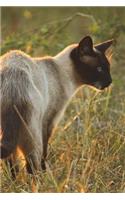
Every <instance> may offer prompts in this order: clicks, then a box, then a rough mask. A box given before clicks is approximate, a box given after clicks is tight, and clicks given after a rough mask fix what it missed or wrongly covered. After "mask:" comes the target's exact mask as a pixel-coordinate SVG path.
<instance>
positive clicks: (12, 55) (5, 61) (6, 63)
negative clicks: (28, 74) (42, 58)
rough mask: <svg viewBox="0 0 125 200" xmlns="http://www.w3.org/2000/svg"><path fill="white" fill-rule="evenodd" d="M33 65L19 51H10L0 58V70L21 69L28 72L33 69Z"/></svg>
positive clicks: (30, 60)
mask: <svg viewBox="0 0 125 200" xmlns="http://www.w3.org/2000/svg"><path fill="white" fill-rule="evenodd" d="M34 65H35V63H34V62H33V61H32V58H31V57H30V56H29V55H27V54H26V53H24V52H22V51H19V50H11V51H9V52H7V53H5V54H4V55H2V56H1V57H0V69H1V70H3V69H5V68H11V67H14V68H20V69H21V68H22V69H27V70H28V71H29V70H31V69H32V67H34Z"/></svg>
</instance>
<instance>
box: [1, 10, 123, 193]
mask: <svg viewBox="0 0 125 200" xmlns="http://www.w3.org/2000/svg"><path fill="white" fill-rule="evenodd" d="M1 18H2V21H1V25H2V26H1V27H2V41H1V42H2V43H1V44H2V46H1V54H4V53H6V52H8V51H9V50H12V49H19V50H22V51H25V52H26V53H28V54H30V55H31V56H44V55H52V56H53V55H55V54H57V53H58V52H60V51H61V50H62V49H63V48H65V47H66V46H67V45H69V44H72V43H76V42H79V40H80V39H81V38H82V37H84V36H85V35H91V36H92V38H93V40H94V43H98V42H103V41H104V40H108V39H112V38H114V39H115V42H114V45H113V47H112V52H113V57H112V61H111V74H112V79H113V84H112V87H110V88H109V89H108V91H107V92H102V93H96V92H95V91H93V90H91V89H90V88H88V87H87V86H85V87H84V88H82V89H81V90H80V91H79V92H78V93H77V95H76V96H75V97H74V98H73V99H72V101H71V103H70V105H69V107H68V108H67V110H66V113H65V115H64V117H63V119H62V121H61V123H60V124H59V126H58V128H57V130H56V132H55V134H54V135H53V136H52V138H51V141H50V146H49V151H48V161H47V162H48V166H49V167H48V168H47V173H44V174H43V173H41V174H39V178H38V179H36V180H37V187H38V191H39V192H125V7H32V8H30V7H2V9H1ZM2 182H3V187H2V188H3V189H2V190H3V192H13V191H14V192H26V191H29V192H30V191H31V185H30V184H27V183H26V182H25V183H22V182H21V180H16V181H15V182H10V177H9V175H8V173H7V172H6V170H4V173H2Z"/></svg>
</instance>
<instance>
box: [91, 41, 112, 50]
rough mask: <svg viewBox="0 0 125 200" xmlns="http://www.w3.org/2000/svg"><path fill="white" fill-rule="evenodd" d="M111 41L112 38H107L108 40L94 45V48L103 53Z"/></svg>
mask: <svg viewBox="0 0 125 200" xmlns="http://www.w3.org/2000/svg"><path fill="white" fill-rule="evenodd" d="M113 42H114V39H112V40H108V41H105V42H102V43H100V44H97V45H95V48H96V49H97V50H99V51H101V52H103V53H105V52H106V50H107V49H108V48H109V47H110V46H111V45H112V43H113Z"/></svg>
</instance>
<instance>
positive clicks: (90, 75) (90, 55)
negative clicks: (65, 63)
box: [70, 36, 113, 90]
mask: <svg viewBox="0 0 125 200" xmlns="http://www.w3.org/2000/svg"><path fill="white" fill-rule="evenodd" d="M112 43H113V40H108V41H106V42H103V43H100V44H98V45H93V41H92V39H91V37H90V36H86V37H84V38H83V39H82V40H81V41H80V42H79V44H78V45H77V47H75V48H74V49H73V50H72V52H71V55H70V56H71V59H72V61H73V63H74V67H75V73H76V75H77V78H78V80H79V81H80V84H87V85H90V86H93V87H95V88H97V89H99V90H103V89H104V88H106V87H108V86H109V85H110V84H111V83H112V78H111V75H110V63H109V60H108V57H107V56H106V50H107V49H108V48H109V47H110V46H111V44H112Z"/></svg>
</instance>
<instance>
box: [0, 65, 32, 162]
mask: <svg viewBox="0 0 125 200" xmlns="http://www.w3.org/2000/svg"><path fill="white" fill-rule="evenodd" d="M28 87H29V79H28V75H27V73H26V72H25V71H24V70H23V69H19V68H14V67H11V68H5V69H4V70H3V71H2V72H1V142H0V149H1V152H0V153H1V155H0V158H1V159H4V158H7V157H8V156H10V154H11V153H13V152H14V150H15V149H16V147H17V144H18V141H19V137H20V133H21V128H22V126H23V123H22V121H21V119H20V118H22V119H23V120H24V121H25V123H28V120H29V116H30V100H29V96H28Z"/></svg>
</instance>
